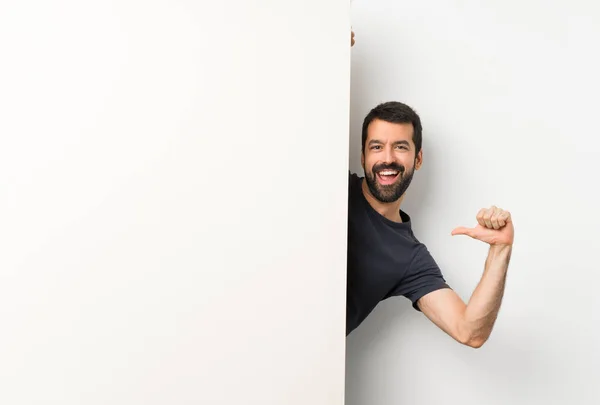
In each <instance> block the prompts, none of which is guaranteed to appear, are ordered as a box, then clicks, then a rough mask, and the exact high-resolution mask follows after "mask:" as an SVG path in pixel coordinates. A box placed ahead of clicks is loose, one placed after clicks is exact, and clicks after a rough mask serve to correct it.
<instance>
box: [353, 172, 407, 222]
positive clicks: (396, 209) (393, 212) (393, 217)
mask: <svg viewBox="0 0 600 405" xmlns="http://www.w3.org/2000/svg"><path fill="white" fill-rule="evenodd" d="M362 192H363V195H364V196H365V198H366V199H367V202H368V203H369V204H370V205H371V207H373V209H374V210H375V211H377V212H378V213H379V214H380V215H382V216H384V217H385V218H387V219H389V220H390V221H394V222H402V217H400V205H401V204H402V200H403V199H404V196H402V197H400V198H399V199H398V200H396V201H394V202H391V203H382V202H381V201H379V200H378V199H376V198H375V197H374V196H373V194H371V190H369V186H368V185H367V181H366V180H365V179H363V181H362Z"/></svg>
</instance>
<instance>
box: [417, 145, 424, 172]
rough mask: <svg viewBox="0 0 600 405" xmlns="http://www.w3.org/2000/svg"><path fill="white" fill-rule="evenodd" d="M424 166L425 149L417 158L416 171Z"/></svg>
mask: <svg viewBox="0 0 600 405" xmlns="http://www.w3.org/2000/svg"><path fill="white" fill-rule="evenodd" d="M422 164H423V149H421V150H420V151H419V153H417V157H416V158H415V170H419V169H420V168H421V165H422Z"/></svg>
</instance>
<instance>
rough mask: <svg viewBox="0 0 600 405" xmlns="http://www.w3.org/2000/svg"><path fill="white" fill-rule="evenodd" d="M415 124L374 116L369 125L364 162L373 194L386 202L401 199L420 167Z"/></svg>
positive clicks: (363, 156)
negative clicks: (414, 135)
mask: <svg viewBox="0 0 600 405" xmlns="http://www.w3.org/2000/svg"><path fill="white" fill-rule="evenodd" d="M412 138H413V126H412V124H393V123H390V122H386V121H382V120H379V119H375V120H373V121H372V122H371V124H370V125H369V128H368V133H367V141H366V143H365V151H364V153H363V154H362V159H361V160H362V166H363V169H364V171H365V179H366V181H367V185H368V186H369V190H370V191H371V194H372V195H373V196H374V197H375V198H376V199H377V200H379V201H381V202H383V203H390V202H394V201H396V200H398V199H399V198H400V197H402V195H403V194H404V192H405V191H406V189H407V188H408V186H409V185H410V182H411V180H412V177H413V174H414V172H415V170H418V169H419V168H420V167H421V163H422V151H419V153H418V154H416V155H415V151H416V150H415V144H414V142H413V139H412Z"/></svg>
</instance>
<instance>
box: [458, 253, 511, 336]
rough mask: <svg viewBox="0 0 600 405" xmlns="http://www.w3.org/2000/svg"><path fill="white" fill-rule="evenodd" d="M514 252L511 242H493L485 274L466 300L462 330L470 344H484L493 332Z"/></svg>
mask: <svg viewBox="0 0 600 405" xmlns="http://www.w3.org/2000/svg"><path fill="white" fill-rule="evenodd" d="M511 253H512V247H511V246H496V245H492V246H490V250H489V253H488V257H487V259H486V262H485V269H484V273H483V276H482V277H481V281H480V282H479V284H478V285H477V288H476V289H475V291H474V292H473V295H472V296H471V299H470V300H469V303H468V304H467V307H466V309H465V312H464V317H463V322H462V323H461V334H463V335H464V336H465V337H466V338H465V340H466V341H467V343H468V344H469V345H472V346H481V345H482V344H483V343H484V342H485V341H486V340H487V339H488V337H489V336H490V334H491V332H492V328H493V327H494V323H495V322H496V319H497V317H498V312H499V310H500V305H501V303H502V297H503V295H504V286H505V283H506V273H507V270H508V264H509V262H510V256H511Z"/></svg>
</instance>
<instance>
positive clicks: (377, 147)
mask: <svg viewBox="0 0 600 405" xmlns="http://www.w3.org/2000/svg"><path fill="white" fill-rule="evenodd" d="M371 149H381V146H379V145H376V146H371Z"/></svg>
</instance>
